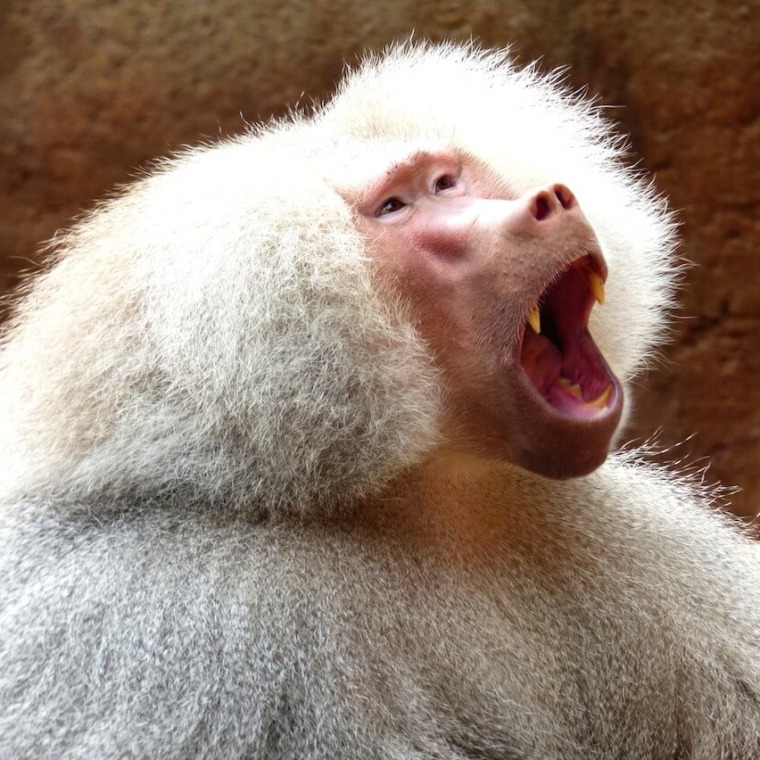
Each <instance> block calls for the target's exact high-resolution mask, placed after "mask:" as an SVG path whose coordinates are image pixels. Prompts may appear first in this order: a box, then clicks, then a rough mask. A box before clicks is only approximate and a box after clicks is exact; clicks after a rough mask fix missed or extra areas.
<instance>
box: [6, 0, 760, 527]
mask: <svg viewBox="0 0 760 760" xmlns="http://www.w3.org/2000/svg"><path fill="white" fill-rule="evenodd" d="M412 32H414V34H415V36H416V37H418V38H423V37H424V38H430V39H433V40H439V39H454V40H469V39H470V38H474V39H476V40H479V41H480V42H481V43H482V44H484V45H486V46H503V45H505V44H507V43H511V44H512V50H513V53H514V55H515V56H516V57H517V59H518V61H519V62H522V63H527V62H529V61H532V60H534V59H539V61H540V64H539V65H540V68H541V69H544V70H550V69H553V68H556V67H569V71H568V81H569V83H570V84H571V85H572V86H573V87H580V86H583V85H588V91H589V93H590V94H591V95H593V96H595V97H597V98H598V99H599V101H600V102H602V103H604V104H606V105H609V106H614V107H615V108H611V109H609V110H608V115H609V116H610V117H611V118H613V119H614V120H616V121H617V122H618V123H619V125H620V128H621V129H622V130H623V131H625V132H627V133H629V134H630V135H631V146H632V153H631V161H632V162H638V163H639V165H641V166H643V167H644V168H646V169H648V170H649V171H651V172H652V173H653V174H654V177H655V180H656V183H657V185H658V187H659V188H660V190H662V191H664V192H665V193H666V194H667V195H668V196H669V197H670V199H671V202H672V206H673V207H674V208H675V209H676V210H677V211H678V213H679V217H680V220H681V223H682V227H681V237H682V241H683V244H682V248H681V253H682V255H683V256H684V257H685V258H687V259H688V260H689V261H691V262H693V264H694V266H693V267H691V268H690V269H689V270H688V272H687V273H686V277H685V282H684V288H683V291H682V294H681V302H682V304H683V309H682V313H681V314H680V316H679V319H678V321H677V324H676V326H675V327H676V329H675V334H674V340H673V342H672V343H671V344H670V345H669V346H668V348H667V350H666V351H665V352H664V355H663V359H662V361H661V362H660V363H659V364H658V365H657V366H656V367H654V368H653V369H652V371H651V372H650V373H649V375H648V376H646V377H644V378H642V379H641V382H640V384H639V386H638V387H637V388H636V392H635V405H636V406H635V408H636V412H635V415H634V421H633V423H632V424H631V425H630V426H629V429H628V431H627V432H626V435H625V438H626V439H647V438H649V437H650V436H651V435H653V434H654V433H655V432H656V431H660V432H659V442H660V445H661V446H664V447H670V446H673V445H676V444H680V445H677V446H676V448H675V450H674V451H672V452H670V453H669V454H667V458H671V459H672V458H676V459H683V460H685V461H687V462H690V463H691V465H692V466H694V467H697V468H699V467H704V466H706V465H707V464H708V463H709V465H710V467H709V470H708V471H707V473H706V475H705V478H706V480H707V481H708V482H716V481H719V480H720V481H723V482H724V483H726V484H732V485H737V486H739V487H740V488H741V490H740V491H739V492H738V493H736V494H735V495H734V496H733V497H732V508H733V509H734V510H735V511H737V513H739V514H742V515H744V516H754V515H756V514H757V513H758V511H760V339H759V338H758V331H759V330H760V275H759V274H758V265H759V264H760V251H758V249H759V248H760V52H759V50H760V3H759V2H758V0H747V2H741V1H739V2H733V3H726V2H721V1H720V0H670V2H668V3H655V2H642V0H383V2H379V3H377V2H367V0H319V1H315V0H213V1H212V0H184V1H182V0H177V1H175V2H172V3H169V2H160V0H151V2H147V1H145V0H0V291H2V292H4V293H7V292H10V291H11V290H12V289H13V288H14V287H15V286H16V285H17V284H18V282H19V278H20V273H21V272H24V271H33V270H34V269H35V267H36V266H37V265H38V264H39V262H40V261H41V260H42V257H41V255H40V254H39V253H38V252H39V250H40V243H41V242H42V241H44V240H45V239H47V238H49V237H51V236H52V235H53V234H54V233H55V231H56V230H57V229H58V228H60V227H62V226H65V225H67V224H68V223H69V221H70V219H71V218H72V217H73V216H74V215H76V214H78V213H80V212H81V211H82V210H84V209H87V208H89V207H90V206H91V205H92V203H93V201H94V200H96V199H97V198H99V197H101V196H103V195H104V194H105V193H106V192H108V191H109V190H110V189H112V188H113V187H114V185H116V184H118V183H122V182H125V181H127V180H128V179H129V178H130V177H132V176H135V174H136V172H137V170H138V169H139V168H141V167H143V168H144V167H146V166H147V165H149V163H150V161H151V160H152V159H155V158H156V157H159V156H161V155H164V154H166V153H168V152H170V151H172V150H174V149H176V148H178V147H180V146H181V145H183V144H187V143H196V142H198V141H201V140H209V139H213V138H215V137H218V136H223V135H229V134H232V133H235V132H238V131H240V130H241V129H243V128H244V123H245V122H255V121H257V120H260V119H266V118H268V117H269V116H271V115H273V114H282V113H283V112H284V111H285V109H286V108H287V107H288V106H294V105H297V104H298V103H307V104H308V103H309V102H310V101H311V100H312V99H316V100H321V99H324V98H325V97H327V96H328V95H329V93H330V92H331V89H332V87H333V85H334V83H335V81H336V80H337V79H338V77H339V76H340V74H341V71H342V68H343V65H344V61H348V62H349V63H352V62H355V61H356V60H357V57H358V56H359V55H360V54H361V53H362V51H365V50H368V49H372V48H375V49H377V48H382V47H383V46H385V45H386V44H388V43H389V42H391V41H393V40H399V39H405V38H407V37H408V36H409V35H410V33H412ZM445 105H446V104H445V103H443V104H441V106H442V109H441V110H442V113H445Z"/></svg>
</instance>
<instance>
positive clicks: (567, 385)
mask: <svg viewBox="0 0 760 760" xmlns="http://www.w3.org/2000/svg"><path fill="white" fill-rule="evenodd" d="M557 382H558V383H559V384H560V385H561V386H562V387H563V388H564V389H565V390H566V391H567V392H568V393H571V394H572V395H573V396H575V398H582V391H581V386H580V385H578V383H574V382H572V381H571V380H568V378H566V377H565V376H564V375H560V376H559V377H558V378H557Z"/></svg>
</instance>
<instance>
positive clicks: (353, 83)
mask: <svg viewBox="0 0 760 760" xmlns="http://www.w3.org/2000/svg"><path fill="white" fill-rule="evenodd" d="M623 151H624V146H623V145H622V144H621V141H620V139H619V138H618V137H617V136H616V135H615V133H614V130H613V129H612V128H611V127H610V126H609V125H608V124H607V123H606V122H605V120H604V119H603V118H602V116H601V115H600V112H599V110H598V109H597V108H596V107H594V106H592V105H590V104H589V103H588V102H585V101H583V100H582V99H581V98H579V97H577V96H575V95H572V94H569V93H568V92H567V91H566V90H565V89H564V88H563V86H562V84H561V83H560V82H558V80H557V77H555V76H545V75H541V74H539V73H538V72H537V70H536V69H535V68H532V67H527V68H523V69H518V68H517V67H516V66H515V65H514V64H513V63H512V62H511V61H510V59H509V56H508V54H507V53H506V52H505V51H482V50H479V49H477V48H476V47H474V46H464V47H462V46H457V45H453V44H443V45H432V44H405V45H400V46H397V47H394V48H393V49H391V50H389V51H387V52H386V53H385V54H383V55H378V56H373V57H369V58H367V59H366V60H365V62H364V63H363V64H361V65H359V66H358V67H357V68H356V69H355V70H353V71H351V72H349V73H347V75H346V77H345V79H344V81H343V82H342V83H341V84H340V86H339V88H338V91H337V93H336V94H335V96H334V98H333V99H332V100H330V101H329V102H327V103H326V104H324V105H322V106H318V107H314V108H313V109H312V110H311V111H310V112H308V113H307V112H303V113H294V114H292V115H291V116H289V117H288V118H287V119H283V120H279V121H275V122H273V123H270V124H266V125H261V126H258V127H255V128H251V129H250V130H249V131H248V132H247V133H246V134H244V135H241V136H239V137H236V138H234V139H228V140H224V141H222V142H220V143H219V144H216V145H214V146H205V147H200V148H196V149H191V150H187V151H185V152H184V153H182V154H181V155H178V156H175V157H174V158H172V159H170V160H167V161H166V162H164V163H163V164H162V165H161V166H160V167H158V168H157V169H156V170H155V171H153V172H152V173H151V174H149V175H148V176H146V177H144V178H142V179H140V180H139V181H137V182H136V183H135V184H133V185H132V186H131V187H130V188H129V189H127V190H125V191H123V192H122V193H121V194H120V195H119V196H118V197H116V198H113V199H111V200H109V201H107V202H105V203H103V204H102V205H101V206H100V207H98V208H97V209H96V210H95V211H94V212H93V213H91V214H90V215H89V216H88V217H87V218H85V219H84V220H83V221H80V222H79V223H77V224H76V225H75V226H74V227H73V228H72V229H71V230H70V231H69V232H67V233H65V234H62V235H59V236H58V237H57V239H56V241H55V243H54V245H53V247H54V251H53V252H52V254H51V258H52V259H54V261H53V262H52V263H51V265H50V267H49V268H47V269H46V271H45V272H44V273H43V274H41V275H39V276H37V277H36V278H34V279H33V281H31V282H30V283H29V284H28V285H27V287H26V292H25V293H24V294H23V297H21V298H20V299H19V300H18V303H17V305H16V308H15V312H14V316H13V318H12V320H11V322H10V323H9V325H8V327H7V329H6V332H5V335H4V339H3V348H2V354H1V355H0V387H1V388H2V398H1V399H0V447H1V448H0V504H1V505H2V506H1V507H0V515H1V517H0V581H1V582H0V631H1V632H2V633H0V755H2V756H3V757H7V758H16V759H17V760H22V759H24V758H35V760H36V759H38V758H56V759H58V758H76V759H80V758H127V757H139V758H176V759H185V758H199V759H200V758H203V759H204V760H208V759H213V758H220V759H224V760H228V759H230V758H278V759H279V758H291V759H292V760H308V759H312V760H316V759H317V758H331V759H333V760H337V759H340V758H345V759H346V760H356V759H358V758H363V759H371V758H377V759H378V760H380V759H382V760H387V759H388V758H395V759H396V760H410V759H411V758H419V759H420V760H422V758H441V759H443V758H446V759H448V760H454V759H455V758H456V759H458V760H463V759H464V758H478V759H479V760H485V759H489V760H518V759H519V760H527V759H528V758H533V759H535V760H588V759H589V758H610V759H611V758H616V759H621V758H628V759H629V760H642V759H644V758H652V759H653V760H676V759H677V758H678V759H685V758H691V759H695V760H717V758H735V759H736V760H746V759H748V758H753V757H760V555H759V554H758V548H757V546H756V545H755V544H753V543H752V542H751V541H750V540H749V538H748V537H747V536H746V535H743V533H742V531H741V530H740V528H739V527H738V526H737V525H736V524H734V523H733V521H732V520H731V519H730V518H729V517H727V516H726V515H723V514H722V513H721V512H720V511H719V510H717V509H715V508H713V506H712V503H711V495H710V493H709V492H707V490H706V489H705V488H704V487H702V486H700V485H699V484H698V482H695V479H694V478H690V477H688V476H685V475H680V476H679V475H678V474H674V473H673V472H672V471H670V470H667V469H664V468H662V467H660V466H656V465H654V464H652V463H649V462H648V461H647V458H646V454H645V452H642V451H640V450H637V449H635V448H632V447H625V446H623V447H622V449H621V450H615V449H616V448H617V447H618V446H619V441H618V434H619V430H620V428H621V425H622V423H623V420H624V417H625V411H624V410H625V409H627V408H628V404H627V398H628V396H629V395H630V394H629V392H628V389H629V388H630V383H631V380H632V378H634V377H635V376H636V374H637V373H638V372H640V371H641V369H642V367H643V366H645V365H646V363H647V361H648V360H649V359H650V358H651V356H652V353H653V351H654V350H655V349H656V347H657V345H658V344H659V343H660V342H661V340H662V338H663V337H664V336H665V335H666V332H667V328H666V324H667V316H668V314H669V312H670V311H671V309H672V306H673V283H674V278H675V276H676V274H675V273H676V272H677V265H676V264H675V263H674V258H673V248H674V244H675V241H674V232H673V223H672V218H671V216H670V212H669V211H668V210H667V208H666V205H665V202H664V201H663V200H662V198H660V197H659V196H658V195H657V194H656V193H655V191H654V190H653V189H652V188H651V186H650V184H648V182H647V180H646V178H644V177H642V176H641V175H640V174H639V173H637V172H636V171H635V170H633V169H632V168H630V166H629V164H628V163H626V160H625V156H624V154H623ZM592 336H593V337H592Z"/></svg>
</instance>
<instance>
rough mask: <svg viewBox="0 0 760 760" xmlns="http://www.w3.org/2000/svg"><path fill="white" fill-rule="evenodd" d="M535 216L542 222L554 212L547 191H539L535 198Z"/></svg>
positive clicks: (533, 209)
mask: <svg viewBox="0 0 760 760" xmlns="http://www.w3.org/2000/svg"><path fill="white" fill-rule="evenodd" d="M532 205H533V208H532V209H531V211H533V216H534V217H535V218H536V219H537V220H538V221H539V222H542V221H543V220H544V219H546V218H547V217H548V216H549V215H550V214H551V213H552V207H551V205H550V203H549V199H548V198H547V197H546V193H538V195H536V197H535V198H534V199H533V204H532Z"/></svg>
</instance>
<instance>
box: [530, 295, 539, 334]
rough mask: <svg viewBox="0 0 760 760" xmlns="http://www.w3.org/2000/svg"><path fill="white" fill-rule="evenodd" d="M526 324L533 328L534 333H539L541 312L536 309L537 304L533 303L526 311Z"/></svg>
mask: <svg viewBox="0 0 760 760" xmlns="http://www.w3.org/2000/svg"><path fill="white" fill-rule="evenodd" d="M528 324H529V325H530V326H531V327H532V328H533V332H534V333H536V335H540V334H541V313H540V312H539V310H538V304H537V303H534V304H533V306H531V309H530V311H529V312H528Z"/></svg>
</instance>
